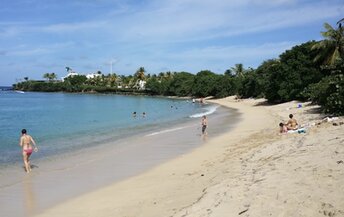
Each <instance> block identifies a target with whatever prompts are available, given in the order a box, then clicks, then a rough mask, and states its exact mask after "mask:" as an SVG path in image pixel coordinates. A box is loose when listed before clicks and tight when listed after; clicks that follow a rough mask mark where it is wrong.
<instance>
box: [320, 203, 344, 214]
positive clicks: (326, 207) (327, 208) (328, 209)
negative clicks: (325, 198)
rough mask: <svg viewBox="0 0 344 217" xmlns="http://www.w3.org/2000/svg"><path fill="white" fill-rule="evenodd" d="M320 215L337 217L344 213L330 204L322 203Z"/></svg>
mask: <svg viewBox="0 0 344 217" xmlns="http://www.w3.org/2000/svg"><path fill="white" fill-rule="evenodd" d="M319 213H321V214H323V215H324V216H329V217H334V216H337V214H340V215H342V214H344V211H342V210H338V209H336V208H335V207H334V206H333V205H332V204H330V203H322V204H321V209H320V210H319Z"/></svg>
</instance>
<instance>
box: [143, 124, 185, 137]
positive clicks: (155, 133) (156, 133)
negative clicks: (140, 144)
mask: <svg viewBox="0 0 344 217" xmlns="http://www.w3.org/2000/svg"><path fill="white" fill-rule="evenodd" d="M184 128H187V127H186V126H185V127H177V128H171V129H166V130H161V131H158V132H154V133H151V134H148V135H145V136H155V135H158V134H162V133H169V132H173V131H177V130H182V129H184Z"/></svg>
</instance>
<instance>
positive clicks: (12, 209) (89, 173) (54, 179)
mask: <svg viewBox="0 0 344 217" xmlns="http://www.w3.org/2000/svg"><path fill="white" fill-rule="evenodd" d="M232 113H233V112H232V111H230V110H228V109H227V108H222V107H221V108H218V110H217V111H216V112H215V113H214V114H212V115H211V116H210V117H211V119H214V122H218V123H220V122H223V121H225V120H227V119H232V115H231V114H232ZM233 116H237V115H236V114H235V112H234V113H233ZM215 119H216V120H215ZM234 119H236V118H235V117H234ZM198 124H199V119H198V118H194V119H190V120H188V121H186V122H180V123H177V124H173V125H171V126H166V127H167V128H166V129H167V130H166V129H165V128H164V129H165V130H164V129H162V128H159V129H158V131H156V130H154V131H152V132H150V131H147V132H145V133H141V134H137V135H135V136H131V137H129V138H126V139H124V138H122V139H121V140H120V141H117V140H116V142H113V141H112V142H109V143H106V144H99V145H96V146H94V147H89V148H86V149H82V150H78V151H76V152H72V153H67V154H63V155H61V156H56V157H54V158H43V159H35V158H33V159H32V163H33V165H34V168H33V172H32V173H31V174H26V173H24V172H23V171H22V168H21V164H20V163H19V164H16V165H11V166H9V167H8V168H4V169H3V170H1V171H0V173H1V174H0V175H1V177H2V178H3V179H1V186H2V187H1V191H0V209H1V210H2V214H3V215H6V216H8V217H12V216H13V217H14V216H16V217H17V216H34V215H35V214H37V213H40V212H41V211H44V210H46V209H49V208H50V207H52V206H53V205H55V204H60V203H63V201H65V200H70V199H72V198H74V197H77V196H79V195H83V194H85V193H87V192H88V191H94V190H96V189H99V188H102V187H103V186H108V185H111V184H112V183H114V182H119V181H122V180H125V179H128V178H130V177H135V176H136V175H137V174H142V173H144V172H146V171H147V170H149V169H151V168H154V167H155V166H157V165H159V164H161V163H164V162H166V161H169V160H170V159H173V158H175V157H178V156H179V155H183V154H185V153H188V152H190V151H192V150H193V149H194V148H197V147H198V146H200V145H202V144H203V143H204V141H203V140H202V139H201V138H200V136H199V134H200V130H199V129H198V127H197V126H198ZM221 126H222V127H226V129H228V130H229V129H230V128H231V126H228V124H219V126H217V128H219V127H221ZM217 128H216V127H215V126H214V127H213V128H212V129H211V131H210V133H211V134H215V133H216V134H218V133H219V132H217V131H218V130H219V131H221V129H217ZM214 131H216V132H214ZM159 141H160V142H159ZM162 144H163V145H162ZM10 195H12V196H10ZM15 204H20V206H21V207H22V208H20V209H17V207H16V206H14V205H15ZM27 206H29V207H27ZM25 213H27V215H25Z"/></svg>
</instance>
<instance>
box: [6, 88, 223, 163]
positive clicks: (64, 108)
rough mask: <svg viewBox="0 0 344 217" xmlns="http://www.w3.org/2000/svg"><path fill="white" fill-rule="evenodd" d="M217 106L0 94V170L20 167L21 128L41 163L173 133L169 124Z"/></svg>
mask: <svg viewBox="0 0 344 217" xmlns="http://www.w3.org/2000/svg"><path fill="white" fill-rule="evenodd" d="M217 107H218V106H216V105H211V104H210V105H204V104H199V103H192V101H191V100H187V99H183V100H182V99H171V98H162V97H148V96H123V95H113V94H106V95H103V94H69V93H36V92H25V93H24V92H15V91H1V92H0V148H1V150H2V151H1V152H2V153H1V155H0V167H1V166H4V165H8V164H13V163H16V162H17V163H18V162H21V155H20V153H21V151H20V147H19V145H18V144H19V137H20V133H21V130H22V129H23V128H25V129H27V131H28V134H30V135H32V137H33V138H34V139H35V141H36V143H37V145H38V146H39V149H40V151H39V155H37V157H38V158H47V157H50V156H51V155H57V154H63V153H68V152H73V151H75V150H80V149H84V148H87V147H94V146H97V145H100V144H104V143H108V142H111V141H116V140H121V139H125V138H129V137H132V136H135V135H138V134H142V135H145V134H147V135H155V134H158V133H163V132H169V131H171V130H178V128H176V129H175V128H173V126H174V125H175V124H177V123H180V122H186V121H190V120H191V119H195V118H197V119H199V117H201V116H202V115H205V114H207V115H209V114H211V113H214V112H215V111H216V109H217ZM133 112H136V117H134V116H133ZM143 112H145V116H144V115H143Z"/></svg>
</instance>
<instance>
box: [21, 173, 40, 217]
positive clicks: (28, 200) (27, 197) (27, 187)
mask: <svg viewBox="0 0 344 217" xmlns="http://www.w3.org/2000/svg"><path fill="white" fill-rule="evenodd" d="M32 184H33V183H32V177H31V175H27V176H25V178H24V180H23V192H24V197H23V200H24V201H23V202H24V207H25V213H26V216H33V215H34V214H35V213H36V208H37V206H36V198H35V194H34V190H33V186H32Z"/></svg>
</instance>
